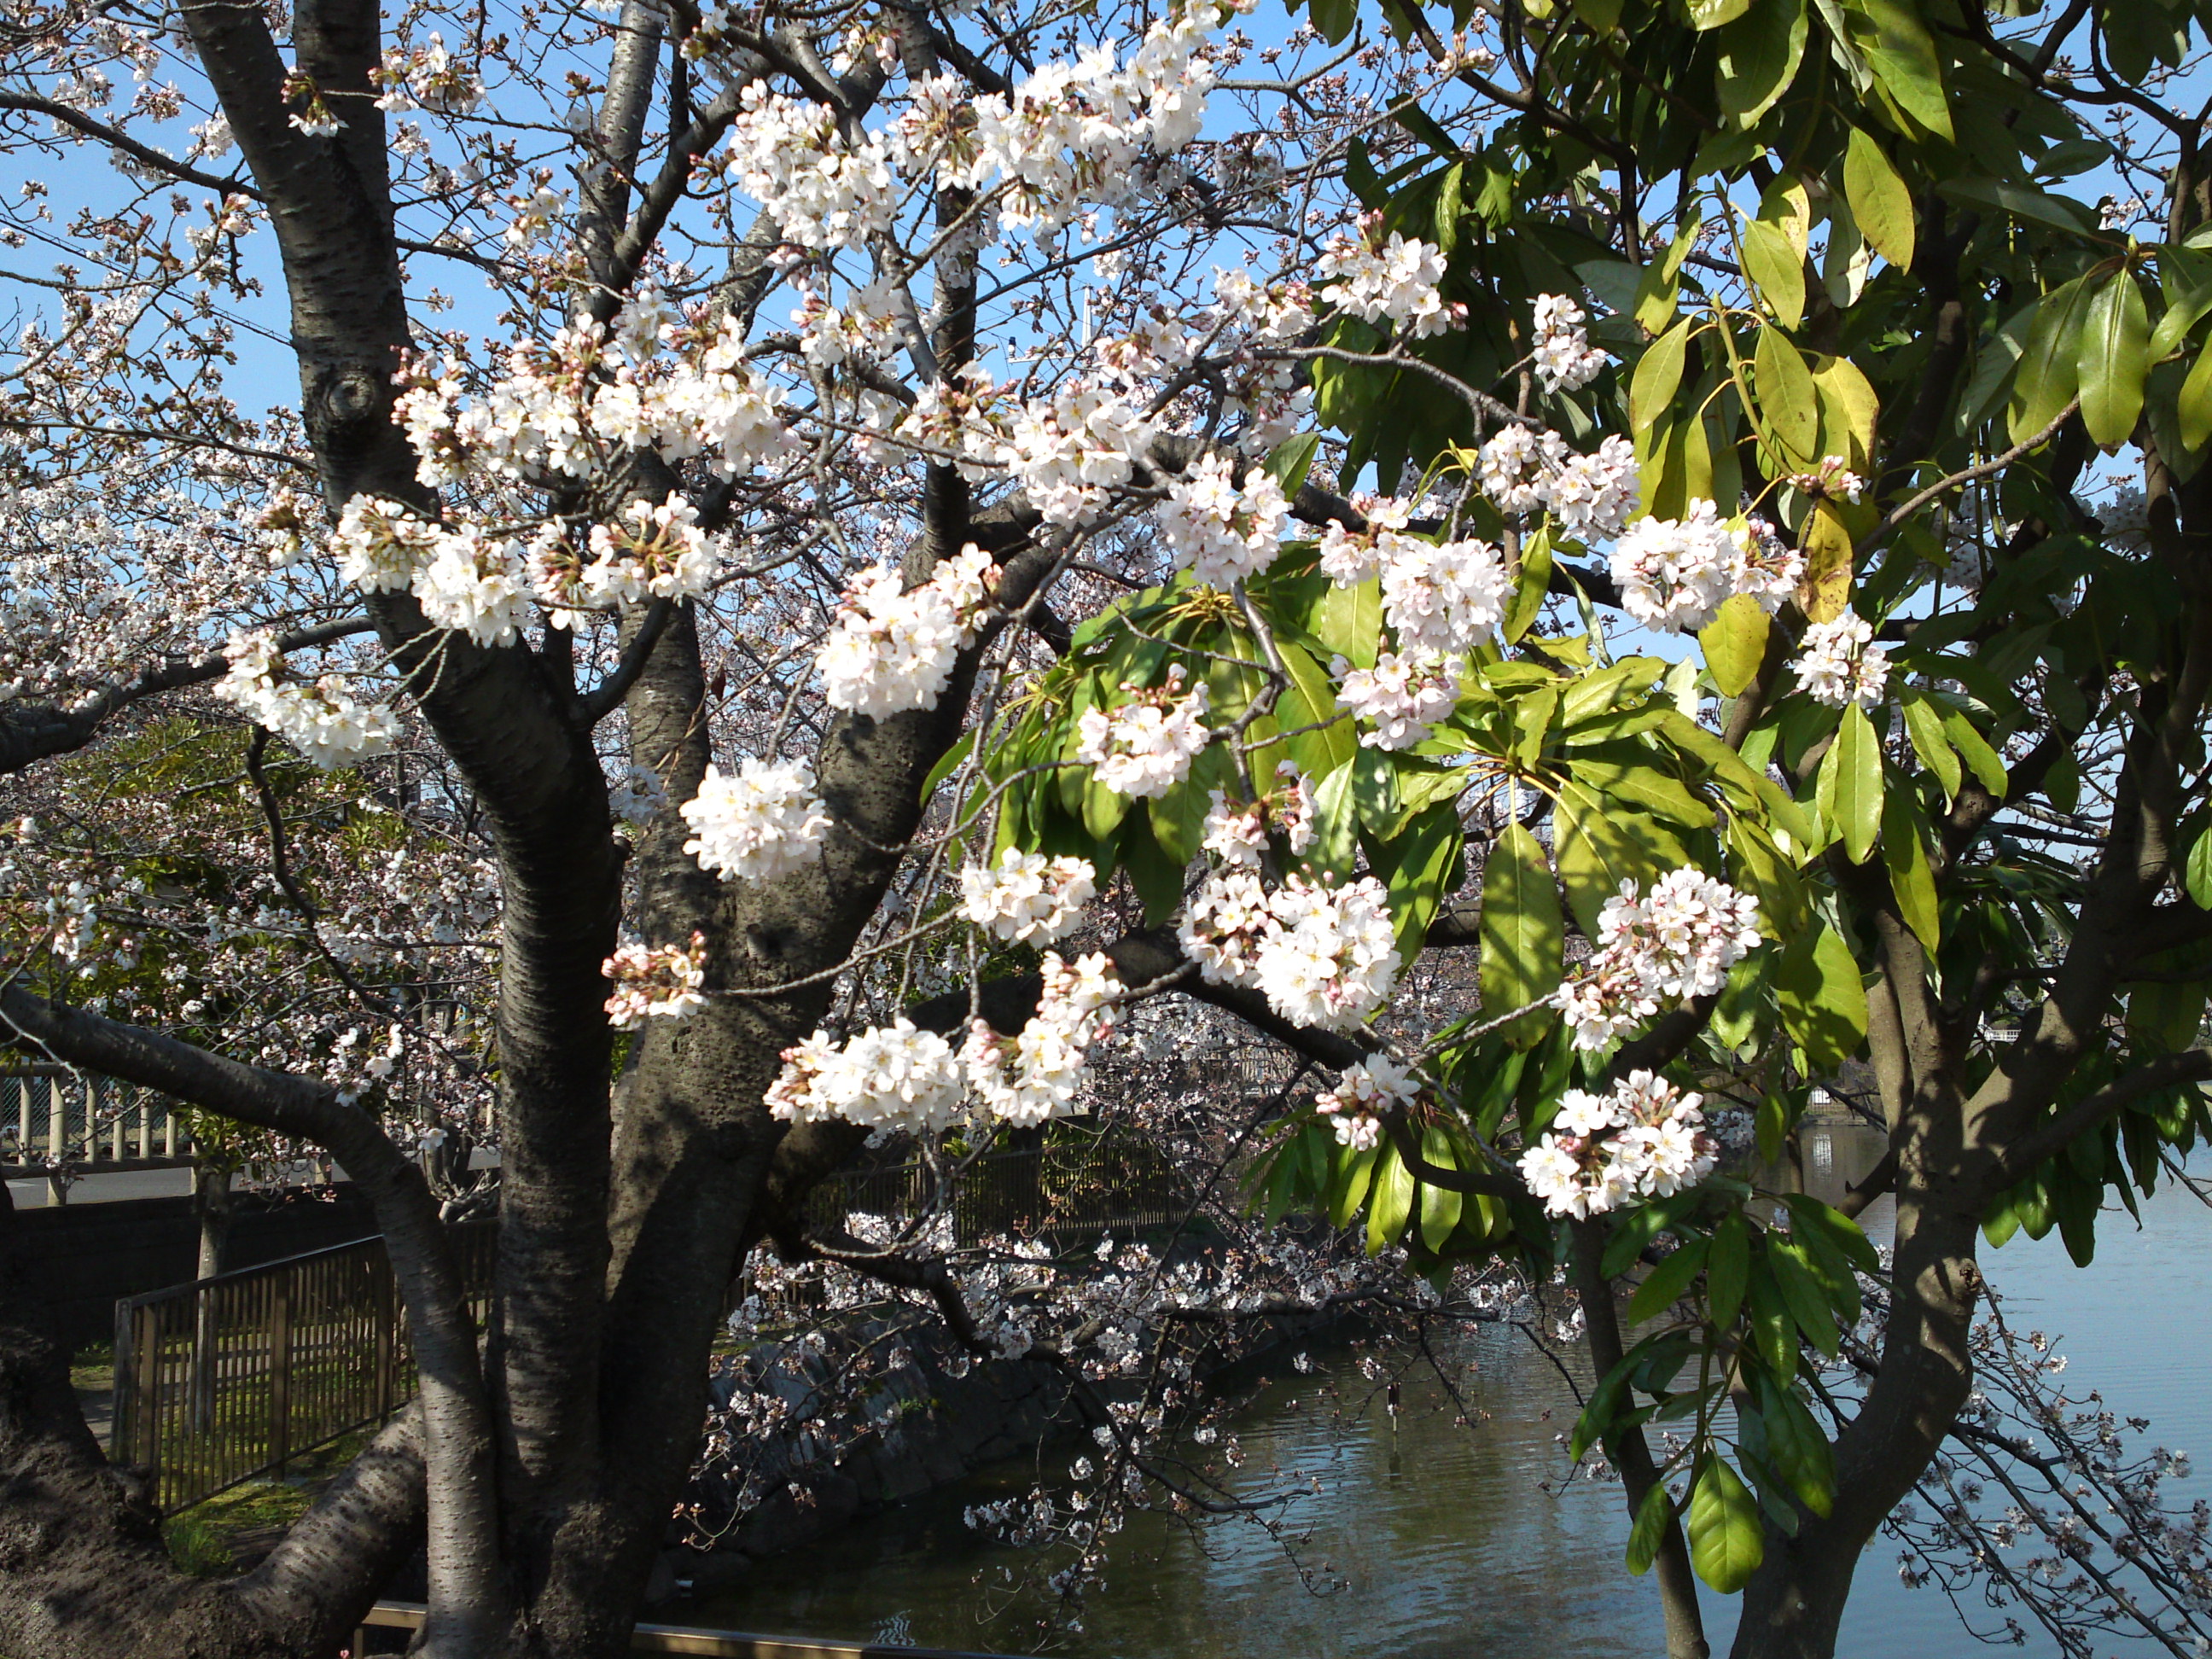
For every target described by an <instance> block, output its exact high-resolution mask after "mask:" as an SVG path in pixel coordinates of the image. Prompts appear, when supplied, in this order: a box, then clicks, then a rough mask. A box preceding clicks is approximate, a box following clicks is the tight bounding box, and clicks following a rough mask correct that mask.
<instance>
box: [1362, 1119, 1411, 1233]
mask: <svg viewBox="0 0 2212 1659" xmlns="http://www.w3.org/2000/svg"><path fill="white" fill-rule="evenodd" d="M1412 1214H1413V1171H1412V1170H1409V1169H1407V1167H1406V1165H1405V1164H1404V1162H1403V1161H1402V1160H1401V1159H1400V1158H1399V1157H1398V1152H1397V1148H1395V1146H1391V1145H1390V1144H1389V1142H1388V1141H1387V1140H1386V1141H1385V1142H1383V1145H1382V1146H1381V1147H1380V1148H1378V1149H1377V1152H1376V1160H1375V1180H1374V1184H1373V1185H1372V1186H1371V1187H1370V1188H1369V1190H1368V1196H1367V1254H1368V1255H1382V1254H1383V1251H1385V1250H1387V1249H1389V1248H1390V1246H1391V1245H1393V1244H1395V1243H1397V1240H1398V1235H1399V1234H1401V1233H1402V1232H1404V1231H1406V1222H1407V1218H1409V1217H1411V1216H1412Z"/></svg>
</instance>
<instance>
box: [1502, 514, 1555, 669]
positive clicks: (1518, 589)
mask: <svg viewBox="0 0 2212 1659" xmlns="http://www.w3.org/2000/svg"><path fill="white" fill-rule="evenodd" d="M1551 591H1552V532H1551V530H1550V529H1549V527H1548V526H1547V527H1546V528H1544V529H1541V530H1539V531H1538V532H1536V533H1535V534H1534V535H1533V536H1531V537H1529V538H1528V540H1527V541H1526V542H1524V543H1523V544H1522V547H1521V568H1520V571H1519V572H1518V574H1516V576H1515V578H1514V581H1513V598H1512V599H1511V600H1510V601H1509V602H1508V604H1507V605H1506V607H1505V622H1504V630H1503V631H1504V635H1505V640H1506V642H1507V643H1508V644H1509V645H1510V644H1512V643H1514V642H1515V641H1518V640H1519V639H1520V637H1521V636H1522V635H1523V634H1525V633H1527V632H1528V629H1529V628H1530V626H1531V625H1532V624H1533V623H1534V622H1535V620H1536V618H1537V617H1540V616H1541V615H1542V614H1543V611H1544V599H1545V597H1546V596H1547V594H1549V593H1550V592H1551Z"/></svg>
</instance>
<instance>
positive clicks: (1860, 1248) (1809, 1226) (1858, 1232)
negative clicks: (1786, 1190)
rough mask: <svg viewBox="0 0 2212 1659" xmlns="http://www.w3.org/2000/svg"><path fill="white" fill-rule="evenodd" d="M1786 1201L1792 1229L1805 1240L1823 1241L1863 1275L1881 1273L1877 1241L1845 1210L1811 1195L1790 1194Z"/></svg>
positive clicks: (1784, 1200)
mask: <svg viewBox="0 0 2212 1659" xmlns="http://www.w3.org/2000/svg"><path fill="white" fill-rule="evenodd" d="M1782 1201H1783V1203H1784V1205H1786V1206H1788V1208H1789V1211H1790V1225H1791V1226H1792V1227H1794V1228H1795V1229H1796V1231H1797V1232H1798V1233H1799V1234H1800V1235H1801V1236H1802V1237H1808V1238H1817V1239H1819V1240H1820V1241H1821V1242H1822V1243H1824V1244H1826V1247H1827V1248H1828V1249H1832V1250H1833V1251H1834V1252H1835V1253H1836V1254H1837V1255H1838V1256H1840V1257H1841V1258H1842V1259H1843V1260H1844V1261H1847V1262H1848V1263H1850V1266H1851V1267H1852V1268H1854V1269H1855V1270H1856V1271H1857V1272H1859V1273H1880V1272H1881V1251H1879V1250H1877V1249H1875V1247H1874V1241H1873V1240H1872V1239H1870V1238H1869V1237H1867V1236H1866V1234H1865V1232H1864V1231H1863V1230H1862V1229H1861V1228H1860V1226H1859V1224H1858V1223H1857V1222H1856V1221H1854V1220H1852V1219H1851V1218H1850V1217H1849V1216H1847V1215H1845V1214H1844V1212H1842V1211H1841V1210H1838V1209H1837V1208H1836V1207H1835V1206H1833V1205H1831V1204H1824V1203H1822V1202H1821V1201H1820V1200H1819V1199H1817V1198H1815V1197H1814V1196H1813V1195H1812V1194H1810V1193H1790V1194H1787V1195H1785V1196H1784V1199H1783V1200H1782Z"/></svg>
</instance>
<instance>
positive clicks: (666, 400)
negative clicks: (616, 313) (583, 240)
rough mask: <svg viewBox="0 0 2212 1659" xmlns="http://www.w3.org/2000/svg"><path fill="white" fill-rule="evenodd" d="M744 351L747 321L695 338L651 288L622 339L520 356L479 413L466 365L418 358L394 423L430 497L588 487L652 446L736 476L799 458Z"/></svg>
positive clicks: (625, 322) (517, 351)
mask: <svg viewBox="0 0 2212 1659" xmlns="http://www.w3.org/2000/svg"><path fill="white" fill-rule="evenodd" d="M664 344H665V345H666V346H667V347H669V348H670V349H667V350H662V349H659V348H660V347H661V346H662V345H664ZM745 349H746V343H745V337H744V330H743V328H742V326H741V325H739V324H738V321H737V319H734V318H730V319H723V320H722V321H721V322H720V324H719V325H716V326H714V327H712V328H709V327H708V326H706V325H704V324H703V323H702V324H701V325H697V326H692V325H688V324H686V323H684V321H683V319H679V318H678V316H677V315H676V313H674V312H672V311H671V310H670V309H669V307H667V306H666V305H665V302H664V301H661V299H660V298H659V295H657V294H656V293H654V292H653V290H652V289H649V288H648V289H643V290H641V292H640V293H638V294H637V295H634V296H633V297H632V299H631V301H630V302H629V305H628V306H627V307H624V310H623V315H622V316H621V317H620V318H619V319H617V327H616V329H615V330H614V331H609V330H608V329H606V328H605V327H603V326H602V325H599V324H598V323H595V322H592V321H591V320H589V319H584V320H580V321H578V322H576V323H574V324H571V325H568V326H567V327H565V328H562V329H561V330H560V331H557V332H556V333H555V334H554V335H553V336H552V337H550V339H547V340H544V341H542V342H541V341H537V340H529V339H526V340H522V341H520V342H518V343H515V344H514V345H513V347H511V348H510V349H508V352H507V373H506V374H504V375H503V376H501V377H500V378H499V379H497V380H494V381H493V382H492V383H491V384H490V386H489V388H488V389H487V390H486V392H485V393H484V395H483V397H482V398H481V399H479V400H476V401H471V400H469V399H468V398H467V397H466V395H465V376H464V374H463V370H462V367H461V366H460V365H459V364H457V363H454V362H447V363H445V364H442V365H440V364H435V363H433V362H432V361H431V360H430V359H428V358H427V357H425V358H418V359H416V360H415V361H414V362H412V363H410V365H409V366H408V367H407V368H406V369H405V371H404V373H403V375H402V377H401V380H402V386H403V390H402V391H401V392H400V395H399V398H398V404H397V407H396V411H395V413H396V415H397V417H398V419H399V421H400V422H401V424H402V425H403V426H404V427H405V428H406V431H407V436H408V440H409V441H410V443H411V444H412V445H413V446H414V448H415V453H416V476H417V477H420V478H421V479H422V482H423V483H425V484H428V485H430V486H431V487H433V488H436V487H439V486H442V485H446V484H452V483H460V482H462V481H464V480H465V479H468V478H471V477H476V476H478V475H484V476H489V477H493V478H504V479H510V480H514V481H518V482H521V483H529V482H531V481H532V480H534V479H537V478H538V477H539V475H540V474H542V473H543V472H544V471H552V472H556V473H561V474H565V475H566V476H568V477H574V478H586V477H591V476H592V474H594V473H595V472H597V471H598V470H599V466H600V464H601V463H602V462H603V461H604V460H606V459H611V458H613V457H616V456H619V455H621V454H623V453H626V452H629V451H631V450H635V449H637V448H641V447H645V448H651V449H653V450H654V451H656V452H657V453H659V455H660V457H661V459H664V460H666V461H669V462H671V463H674V462H677V461H682V460H686V459H691V458H693V457H695V456H704V457H708V458H709V459H711V461H712V463H713V465H714V467H715V469H716V470H717V471H720V473H721V474H722V475H723V476H724V477H736V476H738V475H740V474H749V473H752V472H755V471H759V470H761V469H763V468H766V467H771V466H774V465H776V464H777V463H779V462H781V461H783V460H785V459H788V458H790V457H791V456H792V455H793V454H794V453H797V451H798V448H799V446H798V443H797V441H796V440H795V439H794V438H793V435H792V434H791V432H790V430H789V429H788V428H787V425H786V424H785V422H784V419H783V416H782V415H781V412H780V411H779V410H778V407H777V404H776V401H775V392H774V390H773V388H772V387H771V386H769V383H768V382H767V381H765V380H763V379H762V378H761V377H760V375H759V374H757V372H756V371H755V370H754V369H753V368H751V367H750V365H749V364H748V363H747V362H746V361H745Z"/></svg>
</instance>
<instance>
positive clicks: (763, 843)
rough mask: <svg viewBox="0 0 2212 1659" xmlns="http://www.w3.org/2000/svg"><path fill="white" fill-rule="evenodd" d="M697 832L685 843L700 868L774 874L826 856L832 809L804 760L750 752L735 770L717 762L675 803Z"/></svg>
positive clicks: (744, 877) (739, 877)
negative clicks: (695, 787)
mask: <svg viewBox="0 0 2212 1659" xmlns="http://www.w3.org/2000/svg"><path fill="white" fill-rule="evenodd" d="M677 810H678V813H679V814H680V815H681V816H682V817H683V819H684V823H687V824H689V825H690V828H691V831H692V838H691V839H690V841H687V842H684V851H685V852H687V853H689V854H691V855H692V856H693V857H695V858H696V859H697V860H699V866H700V868H702V870H707V871H710V872H713V873H714V874H715V875H718V876H725V877H727V878H731V879H732V880H736V881H773V880H775V878H777V877H778V876H781V875H786V874H788V873H789V872H792V871H793V870H799V869H804V868H805V866H808V865H810V864H812V863H814V862H816V861H817V860H819V859H820V858H821V856H822V847H823V841H824V839H825V838H826V837H827V836H828V835H829V823H830V820H829V813H828V811H826V810H825V809H824V807H823V804H822V798H821V796H820V795H819V794H818V793H817V792H816V790H815V787H814V769H813V768H812V767H811V766H810V765H808V764H807V763H806V762H805V761H803V760H789V761H766V760H759V759H756V758H751V757H748V758H747V759H745V760H744V761H742V762H740V763H738V770H737V774H736V775H735V776H730V777H726V776H724V775H722V773H721V771H720V769H718V768H716V767H714V766H712V765H709V766H708V768H707V775H706V776H705V777H704V778H703V779H702V780H701V781H700V784H699V793H697V794H696V795H695V796H693V797H692V798H691V799H690V800H688V801H686V802H684V805H682V806H681V807H679V808H678V809H677Z"/></svg>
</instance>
